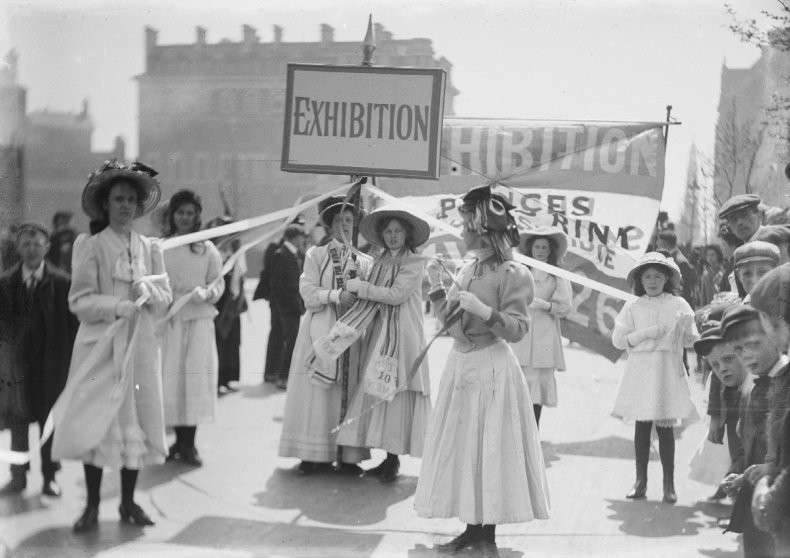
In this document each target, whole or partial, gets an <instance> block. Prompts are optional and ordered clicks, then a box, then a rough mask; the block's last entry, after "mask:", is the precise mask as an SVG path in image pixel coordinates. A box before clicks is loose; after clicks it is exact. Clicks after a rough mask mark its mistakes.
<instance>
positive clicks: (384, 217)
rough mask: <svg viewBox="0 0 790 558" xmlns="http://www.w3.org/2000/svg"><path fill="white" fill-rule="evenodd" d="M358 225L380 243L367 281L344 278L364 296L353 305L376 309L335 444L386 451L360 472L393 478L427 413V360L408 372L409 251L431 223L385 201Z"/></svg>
mask: <svg viewBox="0 0 790 558" xmlns="http://www.w3.org/2000/svg"><path fill="white" fill-rule="evenodd" d="M359 228H360V233H362V235H363V236H364V237H365V238H366V239H367V240H368V241H369V242H371V243H373V244H375V245H376V246H378V247H380V248H383V249H384V250H383V251H382V252H381V253H380V254H379V256H377V257H376V259H375V261H374V262H373V268H372V269H371V272H370V277H369V279H368V281H364V280H362V279H359V278H354V279H350V280H349V281H348V285H347V287H348V290H349V291H351V292H352V293H355V294H356V295H357V297H358V298H359V300H361V301H367V303H364V302H363V303H360V302H358V303H357V307H358V310H359V311H361V312H364V311H366V309H367V308H368V307H371V306H372V307H374V308H377V311H376V314H375V317H374V318H373V319H372V321H371V322H370V324H369V325H367V326H366V332H367V335H366V337H365V340H364V341H363V346H364V356H363V365H362V370H363V373H364V375H365V377H364V379H363V381H362V382H361V383H360V386H359V387H358V388H357V392H356V394H355V395H354V398H353V400H352V401H351V405H350V406H349V410H348V414H347V417H349V419H351V420H350V421H349V424H347V425H346V426H344V427H343V429H342V430H341V432H340V434H339V436H338V443H339V444H341V445H345V446H361V447H368V448H381V449H383V450H385V451H386V452H387V457H386V459H385V460H384V461H383V462H382V463H381V464H380V465H379V466H377V467H376V468H374V469H371V470H369V471H366V473H365V474H366V475H370V474H373V475H376V476H378V478H379V480H381V481H382V482H392V481H394V480H395V478H396V477H397V475H398V469H399V467H400V459H399V458H398V455H405V454H408V455H411V456H414V457H420V456H422V448H423V442H424V440H425V429H426V428H427V426H428V417H429V416H430V413H431V398H430V377H429V375H428V361H427V360H423V361H422V363H421V365H420V367H419V369H418V370H417V371H416V372H415V373H414V375H413V376H412V377H409V374H410V371H411V368H412V365H413V364H414V362H415V360H417V357H418V356H419V354H420V352H421V351H422V350H423V349H424V348H425V334H424V332H423V312H422V281H423V277H424V276H425V258H424V257H423V256H421V255H419V254H416V253H415V251H416V247H417V246H421V245H422V244H425V242H426V241H427V240H428V237H429V236H430V233H431V228H430V226H429V225H428V223H426V222H425V221H423V220H422V219H420V218H419V217H417V216H415V215H412V214H411V213H408V212H406V211H402V210H399V209H395V208H388V207H383V208H380V209H377V210H375V211H373V212H372V213H371V214H369V215H366V216H365V217H364V218H363V219H362V222H361V223H360V227H359ZM351 312H354V310H352V311H351ZM351 312H350V313H351ZM343 318H344V319H345V316H344V317H343Z"/></svg>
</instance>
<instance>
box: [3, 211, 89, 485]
mask: <svg viewBox="0 0 790 558" xmlns="http://www.w3.org/2000/svg"><path fill="white" fill-rule="evenodd" d="M16 249H17V252H18V253H19V256H20V258H21V262H20V263H18V264H17V265H16V266H14V267H13V268H12V269H10V270H9V271H8V272H6V273H5V274H4V275H2V276H0V298H2V304H1V305H0V306H2V307H3V308H7V309H8V311H7V312H5V313H4V314H5V315H4V316H3V317H2V319H3V320H5V321H6V323H5V324H4V325H6V326H7V328H8V329H7V331H8V332H9V335H10V339H9V340H10V345H11V346H12V347H13V351H14V353H15V354H14V358H13V361H12V362H13V364H12V366H14V367H18V370H15V371H14V376H15V377H16V378H19V379H20V380H21V385H20V387H21V389H22V390H23V391H24V394H25V395H24V398H23V401H24V403H25V404H26V407H27V409H26V415H27V416H26V417H17V419H16V420H10V421H9V420H7V422H9V423H10V424H9V426H10V429H11V449H12V450H14V451H20V452H25V451H28V447H29V446H28V422H37V423H38V425H39V428H40V429H42V430H43V428H44V422H45V421H46V419H47V415H48V414H49V411H50V409H51V408H52V405H53V404H54V403H55V400H56V399H57V398H58V396H59V395H60V392H61V391H62V389H63V386H64V385H65V383H66V378H67V376H68V371H69V363H70V361H71V350H72V345H73V343H74V335H75V334H76V331H77V320H76V318H75V317H74V315H73V314H72V313H71V312H70V311H69V306H68V293H69V287H70V285H71V281H70V279H69V276H68V275H67V274H66V273H64V272H63V271H61V270H59V269H57V268H56V267H55V266H54V265H52V264H50V263H49V262H47V261H45V259H44V256H45V255H46V253H47V250H48V249H49V231H47V229H46V228H45V227H44V226H43V225H40V224H38V223H24V224H22V225H20V226H19V228H18V231H17V237H16ZM5 418H6V419H8V417H5ZM20 418H24V420H19V419H20ZM51 449H52V439H51V438H50V439H49V440H48V441H47V443H46V444H44V445H43V446H42V447H41V472H42V474H43V477H44V484H43V488H42V493H43V494H45V495H47V496H60V488H59V487H58V485H57V483H56V482H55V473H56V472H57V471H58V470H59V469H60V464H59V463H57V462H53V461H52V457H51ZM28 469H29V466H28V465H11V480H10V481H9V482H8V484H6V485H5V486H4V487H3V488H2V490H0V492H2V493H3V494H18V493H21V492H22V491H23V490H25V488H26V487H27V470H28Z"/></svg>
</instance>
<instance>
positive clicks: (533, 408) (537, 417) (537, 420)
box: [532, 405, 543, 426]
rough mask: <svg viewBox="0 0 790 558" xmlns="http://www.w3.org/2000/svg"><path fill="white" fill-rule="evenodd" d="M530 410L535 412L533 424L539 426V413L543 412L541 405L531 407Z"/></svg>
mask: <svg viewBox="0 0 790 558" xmlns="http://www.w3.org/2000/svg"><path fill="white" fill-rule="evenodd" d="M532 410H533V411H534V412H535V422H536V423H537V425H538V426H540V412H541V411H542V410H543V405H532Z"/></svg>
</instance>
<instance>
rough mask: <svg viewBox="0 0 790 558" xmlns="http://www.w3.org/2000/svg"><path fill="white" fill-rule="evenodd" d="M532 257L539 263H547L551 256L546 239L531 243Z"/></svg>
mask: <svg viewBox="0 0 790 558" xmlns="http://www.w3.org/2000/svg"><path fill="white" fill-rule="evenodd" d="M531 255H532V257H533V258H535V259H536V260H539V261H541V262H545V261H548V259H549V256H550V255H551V244H550V243H549V239H548V238H538V239H536V240H535V242H533V243H532V254H531Z"/></svg>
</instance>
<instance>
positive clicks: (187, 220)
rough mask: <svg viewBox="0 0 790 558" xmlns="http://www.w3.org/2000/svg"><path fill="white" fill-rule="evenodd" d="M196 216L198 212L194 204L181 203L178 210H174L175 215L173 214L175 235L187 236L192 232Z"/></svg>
mask: <svg viewBox="0 0 790 558" xmlns="http://www.w3.org/2000/svg"><path fill="white" fill-rule="evenodd" d="M197 216H198V211H197V207H195V205H194V204H191V203H182V204H181V205H180V206H179V207H178V209H176V211H175V213H173V222H174V223H175V225H176V234H187V233H191V232H192V231H194V230H195V222H196V220H197Z"/></svg>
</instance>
